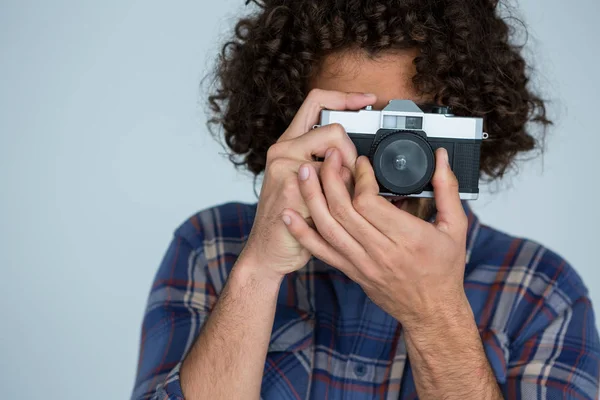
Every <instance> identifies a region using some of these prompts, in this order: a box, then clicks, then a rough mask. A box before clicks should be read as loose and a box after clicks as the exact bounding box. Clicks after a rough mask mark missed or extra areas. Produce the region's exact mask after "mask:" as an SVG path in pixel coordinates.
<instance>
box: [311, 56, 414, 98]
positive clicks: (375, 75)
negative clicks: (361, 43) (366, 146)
mask: <svg viewBox="0 0 600 400" xmlns="http://www.w3.org/2000/svg"><path fill="white" fill-rule="evenodd" d="M417 55H418V50H417V49H407V50H393V51H391V50H390V51H386V52H385V53H381V54H379V55H377V56H376V57H375V58H371V57H368V56H367V54H366V53H364V52H362V51H344V52H339V53H335V54H331V55H328V56H327V57H325V58H324V59H323V60H322V63H321V65H320V66H319V68H318V69H317V71H316V72H315V74H314V75H313V77H312V79H311V82H310V88H311V89H312V88H319V89H325V90H337V91H341V92H362V93H374V94H376V95H377V103H376V104H375V105H374V107H373V108H374V109H383V108H384V107H385V106H386V104H387V103H388V102H389V101H390V100H392V99H410V100H413V101H415V102H417V103H418V102H420V101H421V100H422V99H421V98H420V97H418V96H417V94H416V92H415V90H414V88H413V84H412V78H413V76H414V75H415V73H416V69H415V66H414V64H413V60H414V58H415V57H416V56H417Z"/></svg>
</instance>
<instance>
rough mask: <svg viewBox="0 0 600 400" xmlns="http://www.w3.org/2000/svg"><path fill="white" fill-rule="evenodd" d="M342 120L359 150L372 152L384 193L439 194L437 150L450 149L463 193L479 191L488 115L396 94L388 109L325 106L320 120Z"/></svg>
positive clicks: (472, 196)
mask: <svg viewBox="0 0 600 400" xmlns="http://www.w3.org/2000/svg"><path fill="white" fill-rule="evenodd" d="M332 123H339V124H341V125H342V126H343V127H344V129H345V130H346V132H347V134H348V136H349V137H350V139H351V140H352V142H353V143H354V145H355V146H356V150H357V152H358V155H364V156H367V157H368V158H369V160H370V161H371V164H372V165H373V169H374V171H375V176H376V178H377V181H378V183H379V192H380V194H381V195H382V196H386V197H398V196H410V197H430V198H431V197H433V187H432V185H431V178H432V177H433V173H434V170H435V151H436V150H437V149H438V148H440V147H444V148H445V149H446V150H447V151H448V157H449V162H450V167H451V168H452V171H453V172H454V174H455V175H456V177H457V178H458V186H459V193H460V198H461V199H463V200H475V199H477V197H478V196H479V158H480V151H481V141H482V140H483V139H486V138H487V134H486V133H484V132H483V119H481V118H469V117H457V116H454V115H453V114H451V110H450V108H448V107H444V106H421V108H420V107H419V106H417V105H416V104H415V103H414V102H412V101H410V100H391V101H390V102H389V104H388V105H387V106H386V107H385V108H384V109H383V110H382V111H374V110H372V109H371V107H370V106H369V107H366V108H365V109H362V110H359V111H331V110H323V111H321V119H320V124H319V125H320V126H323V125H328V124H332Z"/></svg>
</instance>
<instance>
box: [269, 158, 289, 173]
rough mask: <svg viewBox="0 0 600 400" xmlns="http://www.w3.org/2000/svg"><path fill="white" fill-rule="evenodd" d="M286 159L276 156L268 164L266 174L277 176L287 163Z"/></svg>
mask: <svg viewBox="0 0 600 400" xmlns="http://www.w3.org/2000/svg"><path fill="white" fill-rule="evenodd" d="M286 164H287V163H286V160H285V159H283V158H275V159H273V160H271V161H270V162H269V163H268V164H267V168H266V174H267V176H268V177H271V178H276V177H278V176H280V175H281V172H282V171H283V170H284V168H285V165H286Z"/></svg>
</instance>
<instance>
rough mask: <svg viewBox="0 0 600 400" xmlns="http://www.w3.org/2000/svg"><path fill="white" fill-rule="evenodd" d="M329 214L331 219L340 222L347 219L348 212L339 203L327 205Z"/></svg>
mask: <svg viewBox="0 0 600 400" xmlns="http://www.w3.org/2000/svg"><path fill="white" fill-rule="evenodd" d="M329 213H330V214H331V216H332V217H333V218H335V219H336V220H337V221H340V222H342V221H346V220H347V219H348V210H346V208H345V207H344V206H343V205H341V204H339V203H335V204H331V205H329Z"/></svg>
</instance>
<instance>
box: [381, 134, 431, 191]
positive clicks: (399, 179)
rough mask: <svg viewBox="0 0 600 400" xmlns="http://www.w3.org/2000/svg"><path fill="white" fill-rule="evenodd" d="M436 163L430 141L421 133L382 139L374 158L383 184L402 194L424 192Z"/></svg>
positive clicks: (388, 189)
mask: <svg viewBox="0 0 600 400" xmlns="http://www.w3.org/2000/svg"><path fill="white" fill-rule="evenodd" d="M434 162H435V161H434V155H433V150H432V148H431V146H430V145H429V143H428V142H427V140H425V139H424V138H423V137H422V136H421V135H419V134H417V133H414V132H402V131H398V132H394V133H391V134H389V135H388V136H386V137H385V138H384V139H383V140H381V141H380V142H379V143H378V145H377V147H376V149H375V152H374V153H373V157H372V163H373V168H374V170H375V176H376V178H377V180H378V181H379V184H380V185H381V186H383V187H385V189H386V191H389V192H391V193H394V194H398V195H408V194H415V193H420V192H422V191H423V188H424V187H425V186H426V185H427V184H428V183H429V182H430V181H431V178H432V176H433V171H434ZM398 167H400V168H398Z"/></svg>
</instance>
